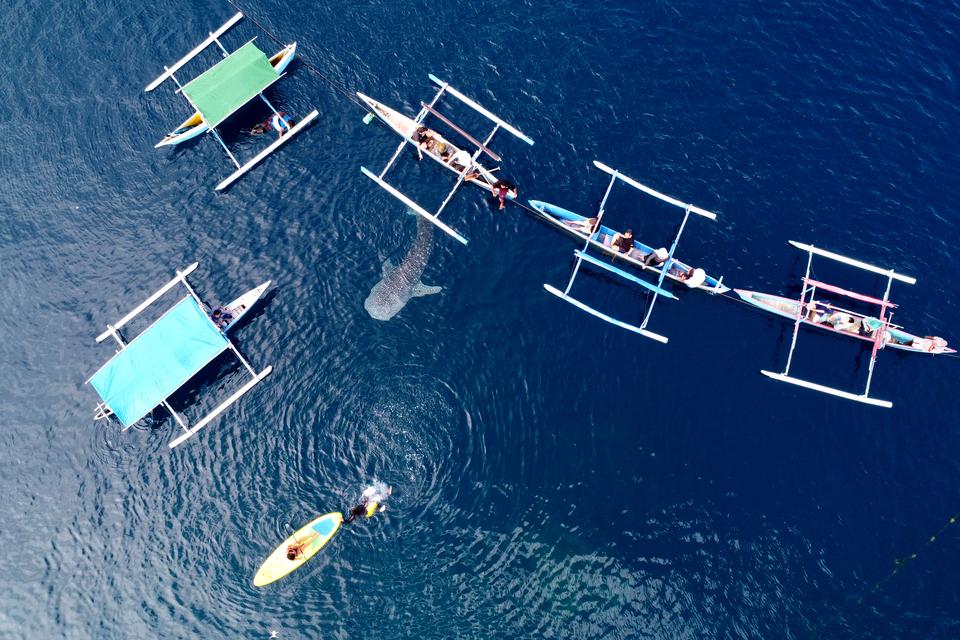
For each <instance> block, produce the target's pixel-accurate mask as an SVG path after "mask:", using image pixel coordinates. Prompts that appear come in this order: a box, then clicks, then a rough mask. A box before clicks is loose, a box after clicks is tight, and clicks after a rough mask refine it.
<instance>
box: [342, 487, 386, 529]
mask: <svg viewBox="0 0 960 640" xmlns="http://www.w3.org/2000/svg"><path fill="white" fill-rule="evenodd" d="M392 493H393V487H390V486H388V485H386V484H384V483H383V482H374V483H373V484H372V485H370V486H369V487H367V488H366V489H364V490H363V494H361V499H360V503H359V504H357V505H356V506H354V507H353V508H352V509H350V512H349V513H348V514H347V517H346V518H345V519H344V520H343V524H350V523H351V522H353V521H354V520H356V519H357V518H359V517H361V516H362V517H365V518H372V517H373V516H374V515H376V514H378V513H380V512H382V511H384V510H386V508H387V505H386V504H384V503H385V502H386V500H387V498H389V497H390V494H392Z"/></svg>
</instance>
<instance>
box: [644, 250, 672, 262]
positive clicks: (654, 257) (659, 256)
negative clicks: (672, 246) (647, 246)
mask: <svg viewBox="0 0 960 640" xmlns="http://www.w3.org/2000/svg"><path fill="white" fill-rule="evenodd" d="M669 257H670V253H669V252H668V251H667V250H666V249H665V248H663V247H660V248H659V249H657V250H656V251H651V252H650V253H648V254H647V257H646V258H644V259H643V264H645V265H646V266H648V267H659V266H660V265H662V264H663V263H664V262H666V261H667V258H669Z"/></svg>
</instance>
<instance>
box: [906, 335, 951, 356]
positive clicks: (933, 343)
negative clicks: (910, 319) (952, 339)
mask: <svg viewBox="0 0 960 640" xmlns="http://www.w3.org/2000/svg"><path fill="white" fill-rule="evenodd" d="M910 346H911V347H913V348H914V349H920V350H921V351H926V352H927V353H943V351H944V350H945V349H946V348H947V341H946V340H944V339H943V338H939V337H937V336H924V337H922V338H920V337H917V338H914V339H913V341H912V342H911V343H910Z"/></svg>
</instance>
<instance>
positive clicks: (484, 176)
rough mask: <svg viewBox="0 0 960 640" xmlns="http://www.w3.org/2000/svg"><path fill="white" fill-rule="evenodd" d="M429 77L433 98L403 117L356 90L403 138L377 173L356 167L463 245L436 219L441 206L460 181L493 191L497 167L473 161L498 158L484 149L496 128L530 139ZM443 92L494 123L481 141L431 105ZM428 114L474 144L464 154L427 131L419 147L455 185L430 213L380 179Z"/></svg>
mask: <svg viewBox="0 0 960 640" xmlns="http://www.w3.org/2000/svg"><path fill="white" fill-rule="evenodd" d="M429 77H430V80H431V81H432V82H433V83H434V84H436V85H438V86H439V87H440V90H439V91H437V93H436V95H434V96H433V99H432V100H431V101H430V102H429V103H427V102H423V103H421V109H420V112H419V113H418V114H417V115H416V116H415V117H413V118H410V117H407V116H405V115H403V114H402V113H400V112H399V111H396V110H394V109H391V108H390V107H388V106H386V105H384V104H383V103H381V102H377V101H376V100H374V99H373V98H370V97H369V96H366V95H364V94H362V93H359V92H358V93H357V95H358V96H359V97H360V99H361V100H363V101H364V102H365V103H366V104H367V105H368V106H369V107H370V109H371V113H373V114H374V115H376V116H377V117H379V118H380V119H381V120H383V121H384V122H385V123H386V124H387V126H389V127H390V128H391V129H393V130H394V131H395V132H396V133H397V134H399V135H400V137H401V138H403V142H401V143H400V146H399V147H397V150H396V151H395V152H394V154H393V156H392V157H391V158H390V160H389V161H388V162H387V166H385V167H384V168H383V171H381V172H380V173H379V174H375V173H373V172H372V171H370V170H369V169H367V168H366V167H361V168H360V170H361V171H362V172H363V174H364V175H365V176H367V177H368V178H370V179H371V180H373V181H374V182H376V183H377V184H378V185H380V186H381V187H383V189H385V190H386V191H387V192H388V193H389V194H390V195H392V196H394V197H395V198H397V199H398V200H400V201H401V202H403V203H404V204H405V205H407V206H408V207H410V209H412V210H413V211H415V212H416V213H418V214H419V215H421V216H423V217H424V218H426V219H427V220H429V221H430V222H432V223H433V224H435V225H436V226H438V227H439V228H440V229H442V230H443V231H444V233H446V234H447V235H449V236H451V237H453V238H454V239H456V240H457V241H458V242H460V243H462V244H467V239H466V238H464V237H463V236H462V235H461V234H460V233H458V232H457V231H455V230H454V229H453V228H452V227H450V226H449V225H447V224H446V223H444V222H442V221H441V220H440V213H441V212H443V210H444V208H446V206H447V204H448V203H449V202H450V200H451V199H452V198H453V194H454V193H456V192H457V190H458V189H459V188H460V185H462V184H463V183H464V182H471V183H473V184H475V185H477V186H478V187H480V188H482V189H485V190H487V191H490V192H492V191H493V188H494V184H495V183H496V182H497V178H496V177H494V175H493V174H494V172H495V171H497V170H498V168H494V169H487V168H486V167H484V166H483V165H481V164H480V163H479V162H478V161H477V160H478V158H479V156H480V154H481V153H483V154H486V155H487V156H489V157H490V158H492V159H493V160H494V161H496V162H499V161H500V156H499V155H497V154H496V153H494V152H493V151H491V150H490V149H488V148H487V145H489V144H490V141H491V140H493V137H494V135H496V133H497V131H499V130H500V129H504V130H505V131H507V132H509V133H511V134H513V135H514V136H516V137H517V138H520V139H521V140H523V141H524V142H526V143H527V144H531V145H532V144H533V140H531V139H530V138H529V137H528V136H527V135H525V134H524V133H523V132H521V131H520V130H519V129H517V128H515V127H513V126H512V125H510V124H509V123H507V122H505V121H504V120H502V119H501V118H499V117H498V116H496V115H494V114H493V113H491V112H490V111H487V110H486V109H484V108H483V107H482V106H480V105H479V104H478V103H477V102H475V101H474V100H472V99H471V98H469V97H467V96H465V95H464V94H462V93H460V92H459V91H457V90H456V89H455V88H454V87H451V86H450V85H449V84H447V83H446V82H444V81H442V80H440V79H439V78H437V77H436V76H435V75H433V74H430V76H429ZM444 93H449V94H450V95H451V96H453V97H454V98H457V99H458V100H460V101H461V102H463V103H464V104H465V105H467V106H468V107H470V108H471V109H473V110H474V111H476V112H477V113H479V114H480V115H482V116H484V117H486V118H487V119H489V120H491V121H492V122H493V123H494V127H493V130H492V131H491V132H490V133H489V135H487V137H486V138H485V139H484V140H483V142H480V141H479V140H477V139H476V138H474V137H473V136H471V135H470V134H469V133H467V132H466V131H463V130H462V129H460V128H459V127H458V126H457V125H455V124H454V123H453V122H451V121H450V120H449V119H448V118H446V117H445V116H444V115H443V114H442V113H440V112H439V111H437V109H436V108H435V105H436V104H437V101H438V100H439V99H440V97H441V96H442V95H443V94H444ZM430 114H432V115H434V116H436V117H437V118H438V119H439V120H440V121H442V122H443V123H444V124H446V125H447V126H449V127H450V128H452V129H453V130H454V131H456V132H457V133H458V134H460V135H461V136H463V137H464V139H466V140H467V141H468V142H469V143H471V144H472V145H473V146H475V147H476V151H475V152H474V153H473V154H472V155H470V154H468V153H465V152H464V151H463V150H461V149H459V148H458V147H456V146H455V145H454V144H452V143H451V142H450V141H449V140H447V139H446V138H444V137H443V136H441V135H440V134H439V133H437V132H436V131H430V133H429V137H430V138H431V140H432V144H429V145H427V146H426V148H425V149H422V152H423V154H424V155H426V156H429V157H430V158H431V159H432V160H434V161H436V162H438V163H440V164H441V165H443V166H444V167H446V168H447V169H448V170H450V171H452V172H453V173H455V174H456V175H457V182H456V184H454V186H453V188H452V189H451V190H450V192H449V193H448V194H447V196H446V198H444V200H443V202H442V203H441V204H440V206H439V207H438V208H437V209H436V211H434V212H433V213H430V212H429V211H427V210H426V209H425V208H423V207H422V206H420V205H419V204H417V203H416V202H414V201H413V200H412V199H411V198H409V197H408V196H407V195H405V194H404V193H403V192H401V191H400V190H398V189H397V188H396V187H394V186H393V185H391V184H390V183H388V182H387V181H386V180H384V179H383V177H384V176H385V175H386V173H387V171H389V170H390V167H392V166H393V164H394V162H395V161H396V160H397V158H398V157H399V156H400V153H401V152H402V151H403V148H404V147H405V146H406V145H407V144H412V145H413V146H414V147H417V146H418V143H417V141H416V139H415V135H416V133H417V130H418V129H419V128H420V127H421V126H422V123H423V121H424V119H425V118H426V117H427V115H430ZM515 196H516V193H512V194H510V195H508V196H507V197H510V198H512V197H515Z"/></svg>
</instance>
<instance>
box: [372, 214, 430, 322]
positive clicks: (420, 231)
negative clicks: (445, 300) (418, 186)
mask: <svg viewBox="0 0 960 640" xmlns="http://www.w3.org/2000/svg"><path fill="white" fill-rule="evenodd" d="M410 213H411V214H412V212H410ZM416 218H417V237H416V239H415V240H414V241H413V246H412V247H410V250H409V251H408V252H407V255H406V256H404V258H403V261H402V262H401V263H400V264H399V265H398V266H394V265H393V264H392V263H391V262H390V260H389V259H387V260H384V262H383V276H382V277H381V279H380V282H378V283H377V284H375V285H374V286H373V289H371V290H370V295H368V296H367V299H366V300H364V302H363V308H364V309H366V310H367V313H369V314H370V317H371V318H374V319H375V320H389V319H390V318H392V317H393V316H395V315H397V314H398V313H399V312H400V310H401V309H403V307H404V306H406V304H407V302H409V300H410V299H411V298H417V297H420V296H429V295H431V294H434V293H439V292H440V291H441V290H442V287H428V286H425V285H424V284H423V283H421V282H420V277H421V276H422V275H423V270H424V269H425V268H426V267H427V260H428V259H429V258H430V253H431V252H432V251H433V225H432V224H430V223H429V222H427V221H426V220H424V219H423V218H421V217H420V216H416Z"/></svg>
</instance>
